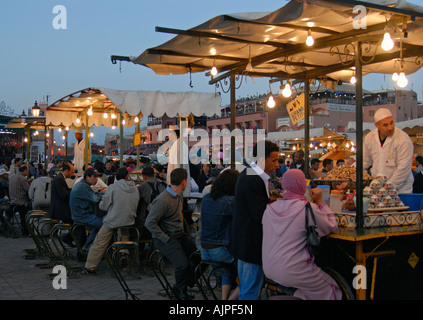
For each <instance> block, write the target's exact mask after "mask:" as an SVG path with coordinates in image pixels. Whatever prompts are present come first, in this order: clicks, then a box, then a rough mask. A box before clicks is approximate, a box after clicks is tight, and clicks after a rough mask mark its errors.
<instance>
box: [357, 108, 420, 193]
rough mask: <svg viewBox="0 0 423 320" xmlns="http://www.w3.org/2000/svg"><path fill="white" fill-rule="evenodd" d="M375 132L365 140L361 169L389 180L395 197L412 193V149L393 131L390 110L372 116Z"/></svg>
mask: <svg viewBox="0 0 423 320" xmlns="http://www.w3.org/2000/svg"><path fill="white" fill-rule="evenodd" d="M374 120H375V126H376V129H373V130H372V131H370V133H369V134H368V135H367V136H366V138H365V140H364V146H363V168H364V169H366V170H367V169H369V168H371V175H372V176H373V177H376V176H377V175H378V174H383V175H385V176H387V177H388V179H389V181H391V182H392V183H393V184H394V186H395V188H396V189H397V191H398V193H411V192H412V191H413V181H414V178H413V174H412V172H411V165H412V162H413V152H414V147H413V143H412V142H411V139H410V137H409V136H408V134H406V133H405V132H404V131H402V130H401V129H399V128H397V127H395V123H394V120H393V118H392V113H391V111H390V110H389V109H386V108H379V109H378V110H377V111H376V112H375V115H374Z"/></svg>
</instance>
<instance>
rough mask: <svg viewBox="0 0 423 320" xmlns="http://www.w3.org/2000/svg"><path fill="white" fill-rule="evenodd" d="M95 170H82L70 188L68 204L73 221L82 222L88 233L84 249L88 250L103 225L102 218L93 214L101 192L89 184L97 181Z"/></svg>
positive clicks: (100, 197)
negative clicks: (79, 179)
mask: <svg viewBox="0 0 423 320" xmlns="http://www.w3.org/2000/svg"><path fill="white" fill-rule="evenodd" d="M97 175H98V173H97V171H96V170H94V169H93V168H88V169H87V170H85V172H84V178H83V179H82V180H81V182H79V183H77V184H75V185H74V186H73V188H72V191H71V194H70V198H69V205H70V209H71V214H72V219H73V221H74V222H79V223H84V224H85V225H86V228H87V230H88V231H90V235H89V236H88V238H87V242H86V243H85V246H84V248H85V250H86V251H89V249H90V246H91V244H92V242H93V241H94V238H95V237H96V235H97V232H98V230H100V228H101V226H102V225H103V220H102V219H101V218H100V217H98V216H96V215H95V206H96V205H97V204H98V203H99V202H100V201H101V199H102V196H103V194H102V193H95V192H94V191H93V189H91V186H93V185H95V184H96V183H97Z"/></svg>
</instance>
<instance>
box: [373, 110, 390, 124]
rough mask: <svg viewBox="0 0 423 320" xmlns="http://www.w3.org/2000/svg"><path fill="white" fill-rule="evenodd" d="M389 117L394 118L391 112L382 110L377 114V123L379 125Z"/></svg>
mask: <svg viewBox="0 0 423 320" xmlns="http://www.w3.org/2000/svg"><path fill="white" fill-rule="evenodd" d="M387 117H392V113H391V111H389V109H386V108H380V109H378V110H377V111H376V112H375V123H378V122H379V121H380V120H382V119H385V118H387Z"/></svg>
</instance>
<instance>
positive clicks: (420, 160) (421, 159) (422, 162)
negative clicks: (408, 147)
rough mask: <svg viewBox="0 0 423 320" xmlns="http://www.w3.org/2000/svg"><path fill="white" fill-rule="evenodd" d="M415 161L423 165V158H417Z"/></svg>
mask: <svg viewBox="0 0 423 320" xmlns="http://www.w3.org/2000/svg"><path fill="white" fill-rule="evenodd" d="M414 161H417V162H418V163H420V164H423V157H422V156H417V157H416V159H414Z"/></svg>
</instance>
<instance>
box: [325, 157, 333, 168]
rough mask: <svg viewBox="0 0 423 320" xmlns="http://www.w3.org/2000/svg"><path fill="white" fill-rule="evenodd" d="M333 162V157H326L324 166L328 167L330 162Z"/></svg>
mask: <svg viewBox="0 0 423 320" xmlns="http://www.w3.org/2000/svg"><path fill="white" fill-rule="evenodd" d="M332 162H333V160H332V159H325V160H323V167H326V166H327V165H328V164H331V163H332Z"/></svg>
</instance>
